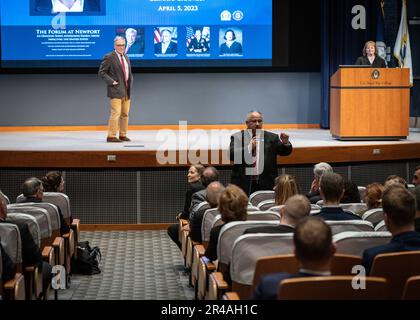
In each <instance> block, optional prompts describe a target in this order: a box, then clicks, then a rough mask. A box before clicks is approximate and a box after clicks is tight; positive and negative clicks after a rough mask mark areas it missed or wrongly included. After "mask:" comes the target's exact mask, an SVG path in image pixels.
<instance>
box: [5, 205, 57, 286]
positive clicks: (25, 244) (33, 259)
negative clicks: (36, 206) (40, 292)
mask: <svg viewBox="0 0 420 320" xmlns="http://www.w3.org/2000/svg"><path fill="white" fill-rule="evenodd" d="M6 219H7V206H6V203H5V202H4V201H0V223H9V222H8V221H7V220H6ZM14 224H15V225H16V226H17V227H18V228H19V233H20V238H21V242H22V266H23V269H25V268H26V267H28V266H37V267H38V268H39V269H40V270H41V271H42V280H43V286H42V287H43V289H44V290H45V289H46V288H47V287H48V285H49V284H50V283H51V279H52V274H51V270H52V268H51V266H50V265H49V264H48V263H46V262H45V261H42V255H41V251H40V249H39V247H38V246H37V244H36V243H35V241H34V239H33V238H32V235H31V233H30V231H29V228H28V225H26V224H24V223H14Z"/></svg>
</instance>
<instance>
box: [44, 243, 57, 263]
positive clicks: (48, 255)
mask: <svg viewBox="0 0 420 320" xmlns="http://www.w3.org/2000/svg"><path fill="white" fill-rule="evenodd" d="M42 260H44V261H45V262H47V263H49V264H50V265H54V263H55V256H54V249H53V248H52V247H50V246H45V247H44V249H42Z"/></svg>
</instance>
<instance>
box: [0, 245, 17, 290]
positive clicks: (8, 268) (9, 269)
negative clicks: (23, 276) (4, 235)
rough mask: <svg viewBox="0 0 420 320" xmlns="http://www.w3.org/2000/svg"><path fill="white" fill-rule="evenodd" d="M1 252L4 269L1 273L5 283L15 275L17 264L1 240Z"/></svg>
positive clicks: (0, 277) (0, 276)
mask: <svg viewBox="0 0 420 320" xmlns="http://www.w3.org/2000/svg"><path fill="white" fill-rule="evenodd" d="M0 252H1V266H2V271H1V274H0V279H1V281H3V283H5V282H6V281H8V280H10V279H12V278H13V277H14V276H15V270H16V265H15V264H14V263H13V261H12V259H10V257H9V256H8V255H7V253H6V251H4V249H3V247H2V245H1V242H0Z"/></svg>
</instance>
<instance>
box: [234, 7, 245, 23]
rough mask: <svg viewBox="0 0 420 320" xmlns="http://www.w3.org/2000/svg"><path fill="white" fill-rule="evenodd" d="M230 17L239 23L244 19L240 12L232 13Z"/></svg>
mask: <svg viewBox="0 0 420 320" xmlns="http://www.w3.org/2000/svg"><path fill="white" fill-rule="evenodd" d="M232 17H233V19H234V20H236V21H241V20H242V19H243V18H244V13H243V12H242V11H241V10H236V11H235V12H233V14H232Z"/></svg>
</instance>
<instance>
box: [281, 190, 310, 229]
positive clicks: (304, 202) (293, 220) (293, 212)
mask: <svg viewBox="0 0 420 320" xmlns="http://www.w3.org/2000/svg"><path fill="white" fill-rule="evenodd" d="M310 211H311V204H310V203H309V200H308V198H307V197H305V196H303V195H301V194H298V195H294V196H292V197H290V198H289V199H287V201H286V203H285V204H284V207H283V208H281V219H280V222H281V223H282V224H287V225H290V226H293V227H294V226H296V224H297V223H298V222H299V221H300V220H302V219H303V218H305V217H307V216H309V213H310Z"/></svg>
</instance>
